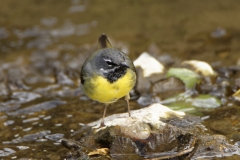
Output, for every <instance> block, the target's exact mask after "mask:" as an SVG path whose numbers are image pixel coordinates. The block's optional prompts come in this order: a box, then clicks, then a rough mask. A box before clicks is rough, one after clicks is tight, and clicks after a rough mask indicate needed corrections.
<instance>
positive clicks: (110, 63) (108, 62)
mask: <svg viewBox="0 0 240 160" xmlns="http://www.w3.org/2000/svg"><path fill="white" fill-rule="evenodd" d="M107 64H108V65H109V66H114V65H115V63H113V62H112V61H107Z"/></svg>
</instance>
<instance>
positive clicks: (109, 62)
mask: <svg viewBox="0 0 240 160" xmlns="http://www.w3.org/2000/svg"><path fill="white" fill-rule="evenodd" d="M104 61H105V62H107V64H108V66H110V67H111V66H115V65H116V64H115V63H113V62H112V60H111V59H104Z"/></svg>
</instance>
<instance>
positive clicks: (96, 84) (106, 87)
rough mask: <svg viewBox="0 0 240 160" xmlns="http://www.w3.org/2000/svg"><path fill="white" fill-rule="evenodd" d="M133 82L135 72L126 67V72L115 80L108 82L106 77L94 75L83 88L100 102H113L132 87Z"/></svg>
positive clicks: (90, 96) (89, 95) (134, 80)
mask: <svg viewBox="0 0 240 160" xmlns="http://www.w3.org/2000/svg"><path fill="white" fill-rule="evenodd" d="M135 82H136V74H135V73H134V72H133V71H131V70H130V69H127V72H126V74H125V75H124V76H122V77H121V78H119V79H118V80H117V81H116V82H113V83H110V82H109V81H108V80H107V79H106V78H104V77H102V76H96V77H94V78H92V79H90V81H87V82H86V83H85V84H84V86H83V88H84V92H85V94H86V95H87V96H88V97H89V98H91V99H93V100H96V101H99V102H102V103H113V102H115V101H116V100H118V99H119V98H122V97H124V96H126V95H127V94H128V93H129V92H130V91H131V89H132V88H133V87H134V85H135ZM86 86H88V87H86Z"/></svg>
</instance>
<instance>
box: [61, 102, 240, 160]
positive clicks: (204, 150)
mask: <svg viewBox="0 0 240 160" xmlns="http://www.w3.org/2000/svg"><path fill="white" fill-rule="evenodd" d="M131 114H132V116H131V117H127V114H119V115H113V116H109V117H106V119H105V124H106V126H105V127H102V128H99V124H100V121H96V122H93V123H90V124H88V125H86V126H84V127H83V128H82V129H81V130H79V131H77V132H75V133H74V134H73V135H72V137H71V139H65V138H64V139H62V141H61V142H62V145H63V146H65V147H66V148H68V149H69V150H71V152H69V153H68V154H67V156H66V157H65V158H66V159H78V158H80V159H84V158H87V159H95V158H96V157H98V158H104V159H116V160H118V159H119V160H120V159H174V158H176V159H189V158H193V159H197V158H203V157H219V156H231V155H233V154H239V153H240V149H239V148H238V146H237V145H232V144H230V143H229V142H228V141H227V139H226V137H225V136H222V135H214V134H212V135H209V133H211V132H210V131H209V130H208V129H206V127H205V126H204V125H203V124H202V120H201V119H200V118H199V117H194V116H189V115H185V114H184V113H183V112H174V111H172V110H170V109H169V108H167V107H165V106H163V105H160V104H153V105H151V106H149V107H146V108H144V109H140V110H136V111H132V113H131ZM91 126H92V127H91ZM102 149H104V150H107V151H108V152H101V150H102Z"/></svg>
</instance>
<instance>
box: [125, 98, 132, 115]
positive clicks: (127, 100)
mask: <svg viewBox="0 0 240 160" xmlns="http://www.w3.org/2000/svg"><path fill="white" fill-rule="evenodd" d="M129 99H130V95H129V94H127V95H126V96H125V100H126V102H127V106H128V115H129V117H131V113H130V106H129Z"/></svg>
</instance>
